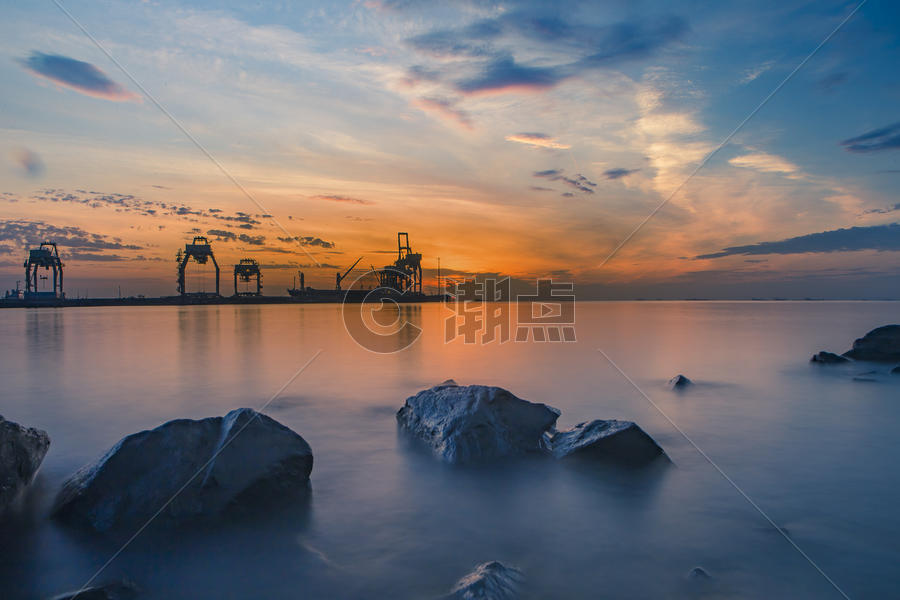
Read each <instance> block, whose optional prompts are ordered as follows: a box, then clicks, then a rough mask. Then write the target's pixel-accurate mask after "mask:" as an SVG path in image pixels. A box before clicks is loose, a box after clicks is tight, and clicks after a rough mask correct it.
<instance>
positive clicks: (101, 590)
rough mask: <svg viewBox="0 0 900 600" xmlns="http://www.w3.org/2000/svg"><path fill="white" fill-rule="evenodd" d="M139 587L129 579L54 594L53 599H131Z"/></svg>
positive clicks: (136, 593)
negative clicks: (57, 594)
mask: <svg viewBox="0 0 900 600" xmlns="http://www.w3.org/2000/svg"><path fill="white" fill-rule="evenodd" d="M138 591H139V590H138V588H137V586H135V585H134V584H132V583H130V582H128V581H117V582H114V583H108V584H106V585H100V586H92V587H88V588H84V589H83V590H74V591H71V592H66V593H64V594H60V595H59V596H54V597H53V598H52V600H75V598H77V599H78V600H130V599H131V598H134V597H136V596H137V595H138Z"/></svg>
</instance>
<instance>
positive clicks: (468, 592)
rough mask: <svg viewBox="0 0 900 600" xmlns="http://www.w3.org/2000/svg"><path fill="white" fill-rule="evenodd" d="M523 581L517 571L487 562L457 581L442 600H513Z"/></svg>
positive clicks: (520, 573) (516, 596) (496, 563)
mask: <svg viewBox="0 0 900 600" xmlns="http://www.w3.org/2000/svg"><path fill="white" fill-rule="evenodd" d="M524 579H525V577H524V576H523V575H522V572H521V571H519V570H518V569H514V568H512V567H507V566H504V565H503V564H501V563H499V562H497V561H493V562H487V563H484V564H481V565H478V566H477V567H475V570H474V571H472V572H471V573H469V574H468V575H466V576H465V577H463V578H462V579H460V580H459V581H457V582H456V585H455V586H453V589H452V590H451V591H450V594H449V595H447V596H444V597H443V598H442V600H515V599H516V598H518V597H519V588H520V586H521V584H522V582H523V581H524Z"/></svg>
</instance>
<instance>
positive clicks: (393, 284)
mask: <svg viewBox="0 0 900 600" xmlns="http://www.w3.org/2000/svg"><path fill="white" fill-rule="evenodd" d="M377 275H378V284H379V286H381V287H385V288H389V289H392V290H396V291H398V292H400V293H401V294H421V293H422V255H421V254H418V253H414V252H413V251H412V248H410V247H409V234H408V233H406V232H403V231H401V232H400V233H398V234H397V260H396V261H394V264H392V265H387V266H386V267H384V268H383V269H380V270H378V271H377Z"/></svg>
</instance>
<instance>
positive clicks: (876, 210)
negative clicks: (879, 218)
mask: <svg viewBox="0 0 900 600" xmlns="http://www.w3.org/2000/svg"><path fill="white" fill-rule="evenodd" d="M897 211H900V202H898V203H896V204H894V205H893V206H886V207H885V208H872V209H870V210H867V211H865V212H863V214H864V215H886V214H888V213H892V212H897Z"/></svg>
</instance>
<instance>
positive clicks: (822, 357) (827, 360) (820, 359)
mask: <svg viewBox="0 0 900 600" xmlns="http://www.w3.org/2000/svg"><path fill="white" fill-rule="evenodd" d="M809 362H814V363H820V364H826V365H834V364H839V363H846V362H850V359H849V358H845V357H843V356H841V355H840V354H835V353H834V352H826V351H825V350H822V351H821V352H819V353H818V354H814V355H813V357H812V358H811V359H809Z"/></svg>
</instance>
